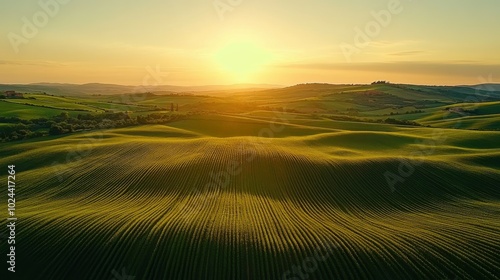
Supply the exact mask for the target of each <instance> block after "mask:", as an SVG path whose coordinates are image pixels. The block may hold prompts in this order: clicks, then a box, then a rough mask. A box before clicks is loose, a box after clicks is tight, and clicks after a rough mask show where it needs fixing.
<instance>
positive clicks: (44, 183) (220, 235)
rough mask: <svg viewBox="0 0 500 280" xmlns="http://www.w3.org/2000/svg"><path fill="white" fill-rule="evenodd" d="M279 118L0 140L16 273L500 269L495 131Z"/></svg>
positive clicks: (332, 275) (435, 275)
mask: <svg viewBox="0 0 500 280" xmlns="http://www.w3.org/2000/svg"><path fill="white" fill-rule="evenodd" d="M279 117H280V119H281V120H282V121H281V122H279V123H276V122H275V121H273V116H272V115H267V114H265V113H260V114H257V113H256V115H255V116H254V115H252V114H249V115H246V116H241V115H224V116H213V117H210V116H199V117H196V118H193V119H189V120H182V121H178V122H175V123H172V124H171V125H169V126H164V125H153V126H141V127H135V128H124V129H114V130H106V131H100V132H90V133H78V134H74V135H70V136H66V137H55V138H54V137H53V138H44V139H40V140H30V141H27V142H20V143H15V144H6V143H4V144H0V154H2V155H3V157H2V158H1V159H0V164H1V165H7V164H11V163H16V166H17V168H18V171H19V174H20V175H19V176H20V178H22V192H20V193H19V197H18V198H19V199H18V200H19V203H18V207H19V209H22V212H21V214H20V217H19V218H20V220H21V221H23V224H24V226H23V232H22V234H19V237H18V241H19V243H20V244H23V246H20V247H19V248H20V249H19V251H18V254H19V255H21V256H23V257H22V258H19V264H18V265H19V266H29V267H30V269H29V270H26V269H25V270H23V271H22V273H23V277H27V278H26V279H28V278H31V279H33V278H36V277H42V278H44V279H49V278H50V279H68V278H71V276H72V275H73V273H75V271H78V275H79V277H80V279H97V278H102V277H106V276H107V275H109V267H126V268H127V271H128V272H130V273H133V275H137V277H138V278H141V279H293V277H299V276H298V275H297V273H294V272H292V271H293V267H295V266H299V267H304V266H303V265H304V263H305V264H306V265H309V266H310V267H309V268H307V266H306V269H307V270H303V268H302V269H301V271H302V273H306V272H305V271H308V272H307V273H306V274H307V275H308V276H309V277H311V278H312V279H359V278H391V279H393V278H410V279H417V278H418V279H423V278H427V279H430V278H432V279H444V278H448V277H449V278H451V279H453V278H455V277H456V276H459V277H460V278H464V279H469V278H474V279H495V277H497V276H498V275H499V274H498V273H499V271H500V266H499V265H498V262H497V257H498V252H499V251H500V242H499V240H500V231H499V228H500V222H499V220H498V214H500V202H499V201H500V200H499V199H500V191H499V189H498V182H499V181H500V172H499V171H498V170H499V168H500V165H499V164H498V163H499V162H500V147H499V146H498V143H499V141H500V132H479V131H461V130H446V131H442V132H443V133H442V134H436V130H435V129H433V128H408V127H397V126H393V125H383V124H367V123H365V124H363V123H349V122H339V121H332V120H326V119H313V118H307V117H301V116H300V115H288V114H283V115H279ZM266 129H270V131H272V133H273V134H272V136H273V138H261V137H258V136H259V134H261V133H262V131H264V130H266ZM41 144H42V145H41ZM75 145H80V146H79V148H78V151H75V150H74V149H75ZM418 151H421V152H422V153H421V156H420V157H417V158H414V160H415V161H412V162H411V167H412V168H413V171H412V172H410V171H408V170H407V169H404V171H401V170H400V169H399V168H401V167H400V166H401V164H402V161H401V158H400V157H401V156H404V157H406V158H410V155H414V154H415V152H418ZM75 152H76V153H75ZM405 168H407V167H405ZM398 170H399V171H398ZM388 172H390V173H393V174H397V176H400V177H401V179H402V180H403V181H402V182H397V183H396V184H394V185H393V184H391V183H388V182H389V181H388V179H387V176H386V174H387V173H388ZM401 172H403V173H401ZM2 196H3V194H2ZM125 205H126V207H124V206H125ZM68 255H71V256H72V257H71V258H68V257H67V256H68ZM314 256H319V257H314ZM311 257H313V259H310V258H311ZM308 258H309V259H308ZM35 260H36V261H35ZM51 263H57V264H58V269H50V267H51V265H50V264H51ZM108 278H109V277H108Z"/></svg>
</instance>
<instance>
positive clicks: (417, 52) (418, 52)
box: [389, 51, 425, 56]
mask: <svg viewBox="0 0 500 280" xmlns="http://www.w3.org/2000/svg"><path fill="white" fill-rule="evenodd" d="M423 53H425V52H424V51H404V52H395V53H390V54H389V55H392V56H411V55H417V54H423Z"/></svg>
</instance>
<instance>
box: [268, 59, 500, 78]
mask: <svg viewBox="0 0 500 280" xmlns="http://www.w3.org/2000/svg"><path fill="white" fill-rule="evenodd" d="M276 67H279V68H288V69H309V70H325V71H353V72H360V71H362V72H377V73H398V74H409V75H442V76H459V77H469V78H470V77H477V76H481V75H488V74H493V75H494V76H500V64H480V63H456V62H373V63H297V64H281V65H276Z"/></svg>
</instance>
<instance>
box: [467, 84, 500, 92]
mask: <svg viewBox="0 0 500 280" xmlns="http://www.w3.org/2000/svg"><path fill="white" fill-rule="evenodd" d="M469 87H471V88H474V89H480V90H489V91H500V84H480V85H474V86H469Z"/></svg>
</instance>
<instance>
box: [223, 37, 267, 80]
mask: <svg viewBox="0 0 500 280" xmlns="http://www.w3.org/2000/svg"><path fill="white" fill-rule="evenodd" d="M269 59H270V55H269V53H268V52H267V51H265V49H263V48H261V47H259V46H257V45H256V44H254V43H251V42H246V41H239V42H232V43H229V44H227V45H225V46H224V47H222V48H221V49H219V50H218V51H217V52H216V53H215V62H216V63H217V65H218V67H219V69H221V70H223V71H224V72H225V74H226V75H227V74H229V75H231V76H232V78H234V79H236V80H238V81H245V80H248V79H249V78H250V76H252V75H253V74H256V73H258V72H259V71H260V70H262V69H263V68H264V66H265V64H266V63H267V62H268V61H269Z"/></svg>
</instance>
